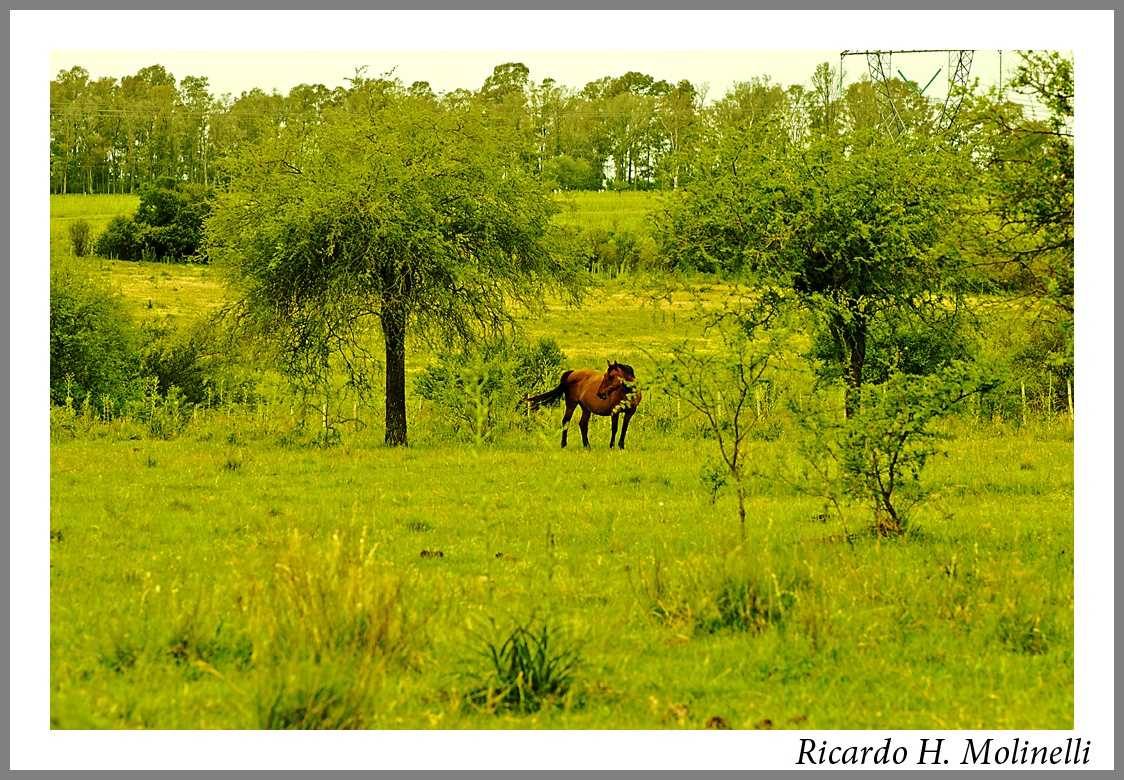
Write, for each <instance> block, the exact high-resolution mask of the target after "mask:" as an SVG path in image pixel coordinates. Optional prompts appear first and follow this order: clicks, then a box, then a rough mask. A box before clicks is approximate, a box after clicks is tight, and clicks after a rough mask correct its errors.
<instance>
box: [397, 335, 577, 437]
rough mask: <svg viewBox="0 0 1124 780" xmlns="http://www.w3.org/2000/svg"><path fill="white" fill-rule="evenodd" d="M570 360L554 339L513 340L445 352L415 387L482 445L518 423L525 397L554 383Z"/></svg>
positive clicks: (445, 420)
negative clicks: (516, 421)
mask: <svg viewBox="0 0 1124 780" xmlns="http://www.w3.org/2000/svg"><path fill="white" fill-rule="evenodd" d="M565 364H566V356H565V355H564V354H563V353H562V350H561V349H559V347H558V343H557V342H556V341H555V340H554V339H549V338H540V339H537V340H535V341H527V340H525V339H512V340H508V341H504V342H500V343H498V344H492V345H482V346H480V347H478V348H477V349H472V350H459V351H448V352H442V353H440V354H439V355H438V357H437V363H436V364H435V365H433V366H430V367H429V368H427V369H426V370H425V371H423V372H422V374H421V376H419V377H418V379H417V384H416V385H415V387H416V390H417V393H418V395H420V396H421V397H422V398H424V399H425V400H426V401H428V402H429V403H430V404H431V405H432V409H433V412H434V414H435V415H436V417H437V419H438V420H439V422H440V424H441V425H442V426H444V427H446V428H447V429H448V430H449V431H450V432H451V433H452V434H453V435H455V436H459V437H462V438H470V439H472V440H475V441H476V442H477V443H482V442H484V441H486V440H491V439H494V438H495V436H496V434H497V433H499V432H500V431H501V430H503V429H504V428H507V427H510V426H511V425H513V424H514V422H515V420H517V419H518V418H519V414H520V412H521V408H520V404H519V401H520V399H522V398H524V397H525V396H528V395H533V394H534V393H536V392H541V391H542V390H545V389H548V388H551V387H554V386H555V385H556V384H557V382H558V377H560V376H561V375H562V372H563V371H564V370H565ZM540 388H541V389H540Z"/></svg>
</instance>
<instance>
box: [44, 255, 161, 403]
mask: <svg viewBox="0 0 1124 780" xmlns="http://www.w3.org/2000/svg"><path fill="white" fill-rule="evenodd" d="M50 295H51V326H50V333H51V402H52V403H54V404H64V403H66V402H67V399H77V400H79V401H81V400H82V399H84V398H86V397H87V396H91V397H92V398H93V399H95V401H96V402H97V403H99V404H100V405H104V404H105V403H107V402H109V401H112V402H114V403H115V404H116V405H117V407H118V408H120V407H121V406H122V403H123V400H124V398H125V397H126V395H127V394H128V393H129V389H130V388H129V385H130V383H131V382H132V381H133V380H134V379H135V378H136V377H137V375H138V373H139V369H140V361H139V357H138V356H139V348H140V340H139V333H138V332H137V329H136V327H135V326H134V325H133V323H132V320H131V318H130V317H129V315H128V314H127V313H126V310H125V306H124V304H123V302H122V299H121V297H120V295H117V294H115V293H114V292H113V291H112V290H111V289H109V288H108V287H107V286H106V285H105V284H103V283H101V282H99V281H98V280H97V279H95V278H93V277H92V276H90V275H88V274H85V273H82V272H80V271H77V270H74V269H71V268H60V269H57V270H54V271H52V273H51V291H50Z"/></svg>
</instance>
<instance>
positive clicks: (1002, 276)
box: [963, 52, 1074, 363]
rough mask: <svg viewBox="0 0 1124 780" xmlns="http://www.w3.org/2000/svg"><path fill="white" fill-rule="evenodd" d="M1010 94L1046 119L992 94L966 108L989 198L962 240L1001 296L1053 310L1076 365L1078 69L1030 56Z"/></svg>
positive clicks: (1062, 60)
mask: <svg viewBox="0 0 1124 780" xmlns="http://www.w3.org/2000/svg"><path fill="white" fill-rule="evenodd" d="M1022 55H1023V62H1022V63H1021V64H1020V65H1019V67H1018V69H1017V70H1016V73H1015V77H1014V78H1013V79H1012V81H1011V87H1012V88H1013V89H1015V90H1018V91H1020V92H1022V93H1023V95H1025V96H1026V97H1027V98H1030V99H1033V100H1036V101H1039V102H1041V103H1042V104H1044V105H1045V106H1046V107H1047V108H1048V109H1049V111H1050V116H1049V118H1048V119H1047V120H1045V121H1041V120H1036V119H1034V118H1032V117H1028V116H1026V115H1024V112H1023V109H1022V107H1021V106H1020V105H1018V104H1016V103H1013V102H1010V101H1006V100H1004V99H1003V98H1002V97H1001V96H1000V95H999V94H996V93H994V92H993V93H990V94H988V95H985V96H979V97H975V98H974V99H972V100H970V101H966V102H967V104H968V105H967V110H966V111H965V112H964V113H965V125H966V130H965V133H966V135H967V138H966V143H970V144H971V145H972V146H973V148H976V149H979V150H981V152H982V154H981V155H980V157H981V168H982V170H981V171H980V175H979V179H980V182H981V194H982V197H981V198H980V199H979V201H978V202H977V204H976V207H975V209H974V211H975V212H976V213H975V215H974V216H975V218H974V220H973V221H972V223H971V226H972V227H973V230H971V231H969V232H967V233H966V235H965V236H964V239H963V243H964V245H965V246H966V247H967V248H968V251H970V252H972V253H974V254H975V255H976V256H978V257H979V258H981V259H980V261H979V262H980V264H981V265H982V266H983V268H984V269H985V270H986V271H987V274H988V276H989V277H990V278H991V279H993V280H995V282H996V283H997V286H998V287H999V289H1001V290H1007V291H1013V292H1017V293H1018V294H1026V293H1029V294H1031V295H1033V296H1034V297H1035V298H1037V299H1039V300H1041V301H1043V302H1045V303H1047V304H1048V305H1049V310H1048V312H1047V314H1046V316H1047V318H1048V320H1049V321H1050V322H1051V323H1052V324H1053V326H1054V327H1055V328H1057V329H1058V330H1059V331H1060V332H1061V333H1062V335H1063V336H1064V338H1065V344H1066V351H1065V354H1064V356H1063V359H1064V360H1065V361H1066V362H1069V363H1072V360H1073V318H1074V138H1073V118H1074V115H1073V95H1074V85H1073V63H1072V61H1071V60H1069V59H1067V58H1066V57H1065V56H1063V55H1062V54H1061V53H1059V52H1023V53H1022Z"/></svg>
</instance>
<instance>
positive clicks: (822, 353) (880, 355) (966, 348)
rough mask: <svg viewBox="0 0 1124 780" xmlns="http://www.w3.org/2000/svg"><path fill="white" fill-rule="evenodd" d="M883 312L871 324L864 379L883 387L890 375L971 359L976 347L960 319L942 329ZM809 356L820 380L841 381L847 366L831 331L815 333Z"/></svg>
mask: <svg viewBox="0 0 1124 780" xmlns="http://www.w3.org/2000/svg"><path fill="white" fill-rule="evenodd" d="M886 314H889V313H882V314H880V315H879V316H877V317H875V318H873V319H872V320H871V321H870V324H869V340H868V343H867V348H866V360H865V363H864V365H863V380H864V382H867V383H870V384H875V385H877V384H881V383H883V382H885V381H886V380H887V379H889V377H890V375H891V373H894V372H900V373H902V374H909V375H911V376H924V375H926V374H931V373H933V372H935V371H939V370H940V369H942V368H945V367H947V366H948V365H949V364H950V363H951V362H952V361H953V360H965V359H968V358H970V357H971V354H972V352H973V345H972V343H971V340H970V338H969V333H968V332H967V328H966V326H965V325H964V323H962V322H961V321H959V320H958V319H957V318H949V319H948V321H947V322H945V323H942V324H941V326H940V327H939V328H938V327H934V325H933V323H932V322H930V323H926V324H923V323H918V322H915V321H911V320H910V319H907V318H900V317H893V316H886ZM808 356H809V357H811V358H812V359H813V360H815V361H816V370H817V373H818V375H819V376H820V378H821V379H824V380H827V381H832V380H838V379H842V378H843V376H844V365H843V364H841V363H840V361H839V353H838V345H837V344H836V343H835V341H834V339H833V338H832V334H831V331H830V329H828V328H821V329H818V330H817V331H816V333H815V338H814V340H813V342H812V346H811V348H810V350H809V351H808Z"/></svg>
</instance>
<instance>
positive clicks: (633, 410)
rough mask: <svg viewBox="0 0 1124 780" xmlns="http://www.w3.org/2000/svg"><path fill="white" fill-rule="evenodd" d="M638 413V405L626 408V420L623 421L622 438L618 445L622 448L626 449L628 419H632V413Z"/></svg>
mask: <svg viewBox="0 0 1124 780" xmlns="http://www.w3.org/2000/svg"><path fill="white" fill-rule="evenodd" d="M635 413H636V407H633V406H630V407H629V408H627V409H625V410H624V422H623V423H621V440H620V441H619V442H617V446H618V447H620V448H621V449H622V450H623V449H624V435H625V434H626V433H628V421H629V420H631V419H632V415H634V414H635Z"/></svg>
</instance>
